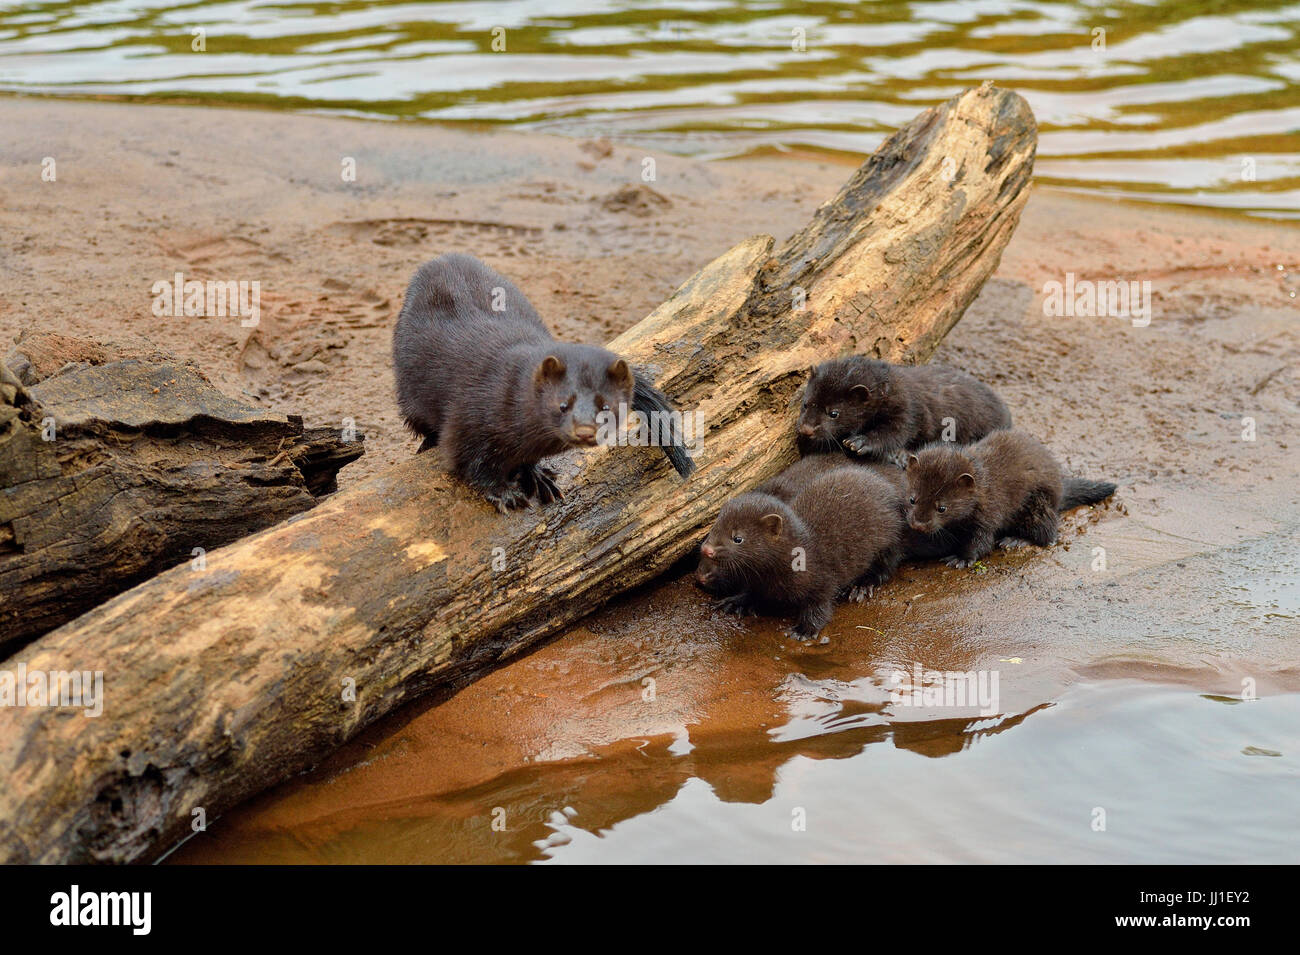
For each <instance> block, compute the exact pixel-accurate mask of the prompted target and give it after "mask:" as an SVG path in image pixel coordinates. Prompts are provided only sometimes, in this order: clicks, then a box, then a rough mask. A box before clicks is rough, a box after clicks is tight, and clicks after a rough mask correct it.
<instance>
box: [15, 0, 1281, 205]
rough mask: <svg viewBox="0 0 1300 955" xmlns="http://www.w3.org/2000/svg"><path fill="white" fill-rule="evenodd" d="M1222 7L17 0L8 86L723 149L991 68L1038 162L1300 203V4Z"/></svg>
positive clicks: (1251, 2)
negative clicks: (1031, 122)
mask: <svg viewBox="0 0 1300 955" xmlns="http://www.w3.org/2000/svg"><path fill="white" fill-rule="evenodd" d="M1212 9H1213V12H1209V11H1207V8H1206V7H1205V6H1204V5H1201V4H1188V3H1186V2H1180V0H1154V2H1142V3H1127V2H1120V3H1115V4H1107V5H1105V6H1098V5H1096V4H1092V3H1087V2H1077V0H1076V2H1059V3H1054V2H1040V0H1011V2H1008V0H938V2H914V3H905V2H890V0H886V2H879V3H872V4H860V3H857V2H847V3H816V2H814V3H804V2H799V3H794V2H782V0H772V2H768V3H762V4H757V3H739V2H726V0H711V2H706V3H691V4H684V5H681V8H679V9H672V8H671V7H670V8H669V9H661V8H659V7H658V6H642V5H639V4H634V3H631V2H619V0H545V2H540V0H514V2H494V3H483V2H443V3H403V2H397V3H392V2H358V3H350V4H347V5H345V6H342V7H341V6H340V5H338V4H312V3H300V2H290V0H235V2H229V3H216V4H207V5H178V4H175V3H169V2H166V0H157V2H144V3H132V4H122V3H116V2H108V0H104V2H91V3H35V4H13V5H4V4H0V90H9V91H16V92H40V93H56V94H95V95H104V94H106V95H113V96H127V97H148V98H156V99H180V100H184V101H214V100H215V101H236V102H246V103H255V104H262V105H279V106H287V107H292V108H313V109H321V110H327V111H335V112H343V113H348V114H353V115H367V116H383V117H402V118H423V119H432V120H438V121H443V122H457V121H473V122H486V123H510V124H514V125H516V126H519V127H523V128H528V129H538V130H546V131H550V132H558V133H562V134H566V135H573V136H584V137H585V136H609V137H611V138H616V139H625V140H628V141H631V142H636V143H642V144H646V145H649V146H654V147H658V148H662V149H665V150H668V151H671V152H680V153H689V154H694V155H700V156H705V157H723V156H732V155H738V154H743V153H747V152H753V151H761V150H769V149H780V150H785V149H820V150H836V151H843V152H847V153H852V154H864V153H868V152H870V151H872V150H873V149H874V148H875V147H876V145H877V144H878V143H879V142H880V141H881V139H883V137H884V136H885V135H886V134H887V133H888V132H889V131H890V130H892V129H894V128H896V127H897V126H898V125H900V124H901V123H903V122H905V121H906V120H908V119H910V118H911V117H912V116H913V115H915V113H916V112H917V110H918V109H920V108H921V107H922V106H924V105H927V104H930V103H935V102H938V101H940V100H942V99H945V98H946V97H948V96H950V95H952V94H953V93H955V92H957V91H958V90H960V89H962V88H964V87H967V86H971V85H975V84H978V83H979V82H981V81H983V80H985V79H991V80H995V81H997V82H999V83H1002V84H1004V85H1008V86H1011V87H1014V88H1015V89H1017V90H1019V91H1021V92H1023V93H1024V94H1025V95H1026V96H1027V97H1028V99H1029V101H1030V103H1031V104H1032V106H1033V107H1034V111H1035V114H1036V116H1037V117H1038V121H1039V123H1040V125H1041V129H1042V138H1041V141H1040V146H1039V163H1038V167H1037V174H1038V177H1039V179H1040V181H1047V182H1052V183H1055V184H1061V185H1072V186H1077V187H1080V188H1084V189H1086V190H1088V191H1092V192H1102V193H1119V194H1124V195H1128V196H1132V197H1138V198H1148V199H1156V200H1159V201H1166V202H1178V203H1187V204H1194V205H1211V206H1218V207H1221V208H1226V209H1239V210H1244V211H1248V212H1252V213H1255V214H1265V215H1273V216H1282V217H1296V216H1300V135H1298V134H1297V130H1300V55H1298V53H1297V50H1298V49H1300V44H1298V43H1297V30H1300V6H1297V5H1296V4H1295V3H1294V2H1287V0H1280V2H1279V0H1237V2H1230V3H1224V4H1216V5H1213V8H1212ZM498 28H500V29H498ZM196 29H201V30H203V31H204V36H203V45H204V51H203V52H202V53H196V52H194V51H193V46H194V44H195V38H194V36H193V31H194V30H196ZM501 29H503V30H504V33H503V34H502V33H501V32H500V30H501ZM494 30H496V31H497V32H496V34H495V36H494ZM1098 31H1104V36H1103V34H1102V33H1099V32H1098ZM494 39H495V40H496V42H497V45H498V46H500V45H501V44H502V43H504V49H501V50H494V48H493V42H494Z"/></svg>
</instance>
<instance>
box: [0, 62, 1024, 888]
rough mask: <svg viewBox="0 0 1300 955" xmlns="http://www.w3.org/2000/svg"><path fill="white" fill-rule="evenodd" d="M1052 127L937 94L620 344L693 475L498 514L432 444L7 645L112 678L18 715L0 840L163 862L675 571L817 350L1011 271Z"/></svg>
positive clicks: (953, 302) (898, 347)
mask: <svg viewBox="0 0 1300 955" xmlns="http://www.w3.org/2000/svg"><path fill="white" fill-rule="evenodd" d="M1035 138H1036V132H1035V127H1034V122H1033V117H1032V115H1031V114H1030V111H1029V109H1028V107H1027V106H1026V104H1025V103H1024V101H1023V100H1022V99H1020V97H1018V96H1016V95H1014V94H1012V93H1008V92H1005V91H1000V90H996V89H994V88H992V87H989V86H985V87H984V88H981V89H979V90H972V91H968V92H966V93H964V94H963V95H961V96H960V97H957V98H955V99H954V100H952V101H950V102H948V103H946V104H944V105H943V106H940V107H936V108H934V109H931V110H928V111H926V112H925V113H923V114H922V115H921V116H919V117H918V118H917V119H916V120H914V121H913V122H912V123H910V124H908V125H907V126H906V127H904V128H903V129H902V130H900V131H899V132H898V133H896V134H895V135H894V136H892V137H891V138H890V139H889V140H888V141H887V142H885V143H884V145H882V146H881V148H880V149H879V150H878V151H877V152H876V153H875V155H873V156H872V157H871V158H870V159H869V160H868V161H867V162H866V163H865V164H864V165H863V166H862V167H861V168H860V169H859V170H858V172H857V173H856V174H855V175H854V176H853V177H852V179H851V180H850V181H849V182H848V183H847V184H846V185H845V187H844V188H843V189H842V190H841V192H840V194H839V195H838V196H836V197H835V198H834V199H833V200H831V201H830V202H828V203H826V204H825V205H823V206H822V207H821V208H820V209H819V210H818V211H817V213H816V215H815V216H814V218H813V219H812V221H811V222H810V223H809V225H808V226H807V227H806V228H805V229H803V230H802V231H801V232H799V233H798V234H796V235H795V236H793V237H792V238H791V239H790V240H789V241H787V242H785V243H784V244H783V245H781V246H780V247H779V248H777V249H776V250H775V251H774V250H773V243H772V240H771V239H770V238H768V237H765V236H764V237H758V238H754V239H750V240H748V241H745V242H742V243H741V244H740V245H738V246H736V247H735V248H733V249H732V250H731V251H729V252H727V253H725V254H724V255H722V256H721V257H719V258H718V259H717V260H715V261H714V262H712V263H710V264H709V265H708V266H706V267H705V268H704V269H702V270H701V271H700V272H699V273H698V274H696V275H695V276H694V277H692V278H691V279H690V280H689V281H687V282H686V284H685V285H683V286H682V287H681V288H680V289H679V290H678V291H677V292H676V294H674V296H673V297H672V298H671V299H670V300H668V301H667V302H665V303H664V304H663V305H662V306H660V307H659V308H658V309H656V310H655V312H654V313H652V314H651V315H650V316H649V317H647V318H646V319H645V320H644V321H642V322H641V323H640V324H638V325H636V326H635V327H634V328H631V329H629V330H628V331H627V332H625V333H624V334H623V335H621V336H619V337H618V338H617V339H616V340H615V341H614V342H613V343H611V344H610V346H609V347H610V348H612V349H614V350H615V351H617V352H619V353H620V354H623V355H625V356H627V357H628V358H629V359H630V360H632V361H634V362H637V363H640V364H643V365H646V366H648V367H651V368H653V369H655V371H656V376H655V377H656V380H657V381H658V383H659V385H660V387H662V388H663V389H664V390H665V391H666V392H667V393H668V394H669V395H671V396H672V397H673V398H674V399H675V400H676V401H677V402H678V404H679V406H681V407H683V408H688V409H693V410H696V411H697V412H698V413H699V415H700V416H701V418H702V420H703V421H704V422H705V424H706V426H707V430H706V431H705V433H704V435H703V437H702V438H701V439H700V443H699V449H698V453H697V455H696V464H697V465H698V468H699V470H698V471H697V473H696V474H695V475H694V476H693V477H692V478H691V479H690V480H689V481H688V482H685V483H683V482H682V481H681V479H680V478H678V477H677V475H676V474H675V473H674V472H673V471H672V470H671V469H670V468H669V467H668V465H667V464H666V462H665V461H664V460H663V457H662V455H661V454H659V452H658V450H657V449H653V448H641V449H635V448H620V449H614V450H607V449H602V450H598V451H594V452H591V453H589V454H583V455H578V454H575V455H572V456H567V457H566V458H562V459H559V460H560V464H559V466H558V468H557V470H558V471H559V472H560V475H559V483H560V486H561V487H562V488H563V489H564V491H565V493H566V499H565V500H564V502H563V503H561V504H558V505H553V506H550V507H546V508H542V509H538V510H532V511H525V512H521V513H515V514H511V515H509V516H500V515H498V514H497V513H496V512H495V510H493V509H492V508H491V507H490V506H489V505H487V504H486V503H485V502H484V501H483V500H482V499H481V498H479V497H477V496H476V495H474V494H473V493H472V492H470V491H468V490H467V489H465V488H464V487H462V486H460V485H458V484H457V483H456V482H454V481H453V480H452V479H450V478H449V477H448V476H447V475H446V474H445V473H443V472H442V471H441V470H440V469H439V467H438V462H436V461H435V459H434V456H433V455H421V456H419V457H417V458H414V459H412V460H410V461H408V462H406V463H404V464H401V465H398V466H397V467H395V468H392V469H390V470H389V471H387V472H385V473H384V474H382V475H380V476H379V477H377V478H374V479H373V480H371V481H369V482H367V483H365V484H363V485H361V486H358V487H355V488H352V489H350V490H348V491H345V492H342V493H340V494H337V495H335V496H334V497H332V498H331V499H329V500H327V501H326V502H324V503H323V504H321V505H320V506H319V507H317V508H315V509H314V510H312V511H310V512H308V513H306V514H304V515H302V516H300V517H298V518H296V519H294V520H292V521H289V522H288V523H286V524H282V525H280V526H278V527H275V528H272V529H270V530H268V531H264V532H262V533H260V534H257V535H255V536H253V537H250V538H246V539H244V540H242V541H239V542H237V543H235V544H233V545H231V546H229V547H226V548H223V549H221V550H219V551H216V552H214V553H210V554H209V555H208V560H207V568H206V570H204V571H195V570H193V569H191V568H188V567H181V568H177V569H174V570H171V571H169V572H167V573H165V574H162V575H161V576H159V577H156V578H154V579H153V580H151V581H148V582H147V583H145V584H143V585H141V586H139V587H137V588H135V589H134V590H132V591H130V592H128V593H125V594H122V595H121V596H119V597H118V598H116V599H114V600H113V601H111V602H110V603H108V604H106V605H104V606H102V607H99V608H98V609H96V610H94V611H92V612H90V613H89V614H87V615H85V616H84V617H82V618H80V619H78V620H76V621H74V622H73V623H71V624H68V625H66V626H64V627H62V628H60V629H59V630H57V631H55V632H54V633H51V634H48V635H47V636H46V637H44V638H43V639H41V640H40V641H39V642H38V643H36V644H34V645H33V646H31V647H30V648H28V650H27V651H26V652H24V654H22V656H21V658H14V659H11V660H10V661H8V663H6V664H4V667H7V668H9V669H11V670H12V669H14V667H15V666H16V665H17V663H18V662H19V659H21V660H22V662H25V663H26V665H27V667H28V668H29V670H37V671H41V672H44V673H49V672H51V671H58V670H73V669H76V670H103V671H104V674H105V687H106V691H105V701H104V713H103V715H102V716H100V717H98V718H84V717H82V716H81V715H80V713H79V712H77V711H74V710H68V709H63V710H53V709H31V708H28V709H25V710H22V709H13V708H10V709H0V775H3V778H4V779H5V781H6V785H5V787H4V790H3V792H0V847H2V849H0V855H2V856H3V858H5V859H7V860H8V861H28V860H40V861H47V862H48V861H69V860H77V861H82V860H101V861H103V860H108V861H115V862H116V861H130V860H137V859H147V858H152V857H155V856H157V855H158V854H159V852H160V851H162V850H164V849H165V848H167V847H168V846H170V845H171V844H173V843H174V842H175V841H176V840H177V839H178V838H180V837H182V836H184V835H187V834H188V833H189V831H190V828H191V819H192V818H194V817H195V815H196V813H197V812H198V811H199V810H202V811H203V813H204V814H205V815H206V817H207V818H209V819H210V818H213V817H215V815H216V814H218V813H219V812H221V811H222V810H224V809H226V808H227V807H229V806H231V805H233V804H234V803H236V802H238V801H239V800H241V799H243V798H245V797H247V796H249V795H251V794H253V793H255V792H257V791H259V790H261V789H264V788H265V787H267V786H270V785H272V784H274V783H276V782H278V781H280V780H283V779H285V778H286V777H288V776H289V775H291V774H292V773H294V772H297V771H299V770H301V769H303V768H305V767H307V766H309V765H310V764H311V763H312V762H313V761H314V760H315V759H316V758H317V757H319V756H320V755H321V754H323V753H325V752H327V751H329V750H330V749H332V748H334V747H336V746H337V745H339V744H340V743H341V742H343V741H344V740H346V739H348V738H349V737H351V736H353V735H354V734H356V733H357V732H358V731H359V730H360V729H361V728H362V727H363V726H365V725H366V724H368V723H370V722H372V721H373V720H374V719H376V718H377V717H379V716H381V715H383V714H384V713H387V712H389V711H391V710H392V709H393V708H394V707H396V706H398V705H399V704H401V703H402V702H404V701H406V700H409V699H411V698H413V697H415V696H417V695H419V694H421V693H423V692H425V691H427V690H429V689H430V688H432V687H435V686H444V687H445V686H454V685H456V684H457V683H458V682H463V681H464V680H465V679H467V678H468V677H469V676H470V675H471V674H472V673H474V672H475V671H477V670H481V669H482V668H485V667H488V666H490V665H492V664H494V663H496V662H497V661H499V660H501V659H503V658H505V657H508V656H511V655H513V654H516V653H518V652H520V651H521V650H522V649H524V648H525V647H528V646H530V645H531V644H533V643H535V642H537V641H538V640H539V639H541V638H542V637H544V636H546V635H548V634H551V633H554V632H555V631H556V630H558V629H560V628H561V627H563V626H564V625H566V624H568V623H570V622H571V621H573V620H574V619H576V618H578V617H580V616H582V615H584V614H586V613H588V612H590V611H591V610H592V609H594V608H595V607H598V606H600V605H601V604H603V603H604V602H606V601H607V600H609V599H610V598H611V597H612V596H614V595H615V594H617V593H619V592H620V591H623V590H625V589H627V588H629V587H632V586H634V585H636V584H638V583H641V582H644V581H646V580H648V579H650V578H651V577H653V576H654V575H656V574H658V573H660V572H661V571H663V570H664V569H665V568H667V567H668V566H669V565H670V564H671V563H672V562H673V561H675V560H677V559H678V558H680V557H681V556H682V555H684V554H685V553H686V552H687V551H688V550H689V549H690V548H691V547H692V546H693V544H695V543H696V542H697V541H698V540H699V538H700V537H701V536H702V533H703V531H704V529H705V528H706V527H707V526H708V525H709V523H710V522H711V521H712V520H713V518H714V517H715V516H716V514H717V512H718V509H719V508H720V507H721V505H722V503H723V502H724V501H725V500H726V499H727V498H729V497H730V496H732V495H734V494H736V493H738V492H740V491H743V490H745V489H748V488H750V487H752V486H754V485H755V484H757V483H758V482H760V481H762V480H764V479H765V478H767V477H769V476H771V475H772V474H774V473H775V472H776V471H777V470H778V469H780V468H781V467H782V466H783V465H785V464H786V463H788V462H789V461H790V460H792V459H793V457H794V453H795V452H794V446H793V420H794V415H795V414H796V411H797V403H798V394H799V391H800V388H801V386H802V384H803V380H804V373H805V371H806V369H807V368H808V366H809V365H811V364H814V363H815V362H817V361H820V360H823V359H825V358H827V357H830V356H833V355H839V354H844V353H847V352H850V351H856V352H866V353H873V354H877V355H880V356H883V357H886V358H889V359H892V360H907V361H921V360H924V359H925V358H927V357H928V356H929V354H930V352H931V351H932V350H933V349H934V348H935V346H936V345H937V344H938V343H939V341H940V340H941V339H942V337H943V336H944V334H945V333H947V331H948V330H949V329H950V328H951V327H952V325H953V324H954V323H955V322H956V321H957V319H958V317H959V316H960V315H961V313H962V311H963V310H964V309H965V308H966V306H967V305H968V304H969V303H970V302H971V300H972V299H973V298H974V297H975V295H976V294H977V292H978V291H979V289H980V287H981V285H982V284H983V282H984V280H985V279H986V278H987V277H988V276H989V274H990V273H991V272H992V271H993V269H994V268H995V267H996V265H997V262H998V259H999V256H1000V255H1001V252H1002V249H1003V247H1004V246H1005V245H1006V242H1007V240H1008V239H1009V237H1010V235H1011V232H1012V230H1013V229H1014V227H1015V225H1016V222H1017V220H1018V217H1019V213H1020V210H1021V208H1022V206H1023V205H1024V202H1025V200H1026V199H1027V196H1028V189H1027V186H1028V183H1029V178H1030V172H1031V167H1032V160H1033V154H1034V145H1035ZM792 305H793V306H795V307H793V308H792ZM800 305H802V307H799V306H800Z"/></svg>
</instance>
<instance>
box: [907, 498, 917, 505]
mask: <svg viewBox="0 0 1300 955" xmlns="http://www.w3.org/2000/svg"><path fill="white" fill-rule="evenodd" d="M907 503H908V504H915V503H916V498H914V497H909V498H908V499H907Z"/></svg>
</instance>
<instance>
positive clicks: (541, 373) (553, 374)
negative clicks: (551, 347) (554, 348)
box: [533, 355, 565, 385]
mask: <svg viewBox="0 0 1300 955" xmlns="http://www.w3.org/2000/svg"><path fill="white" fill-rule="evenodd" d="M564 372H565V368H564V362H562V361H560V359H558V358H556V357H555V356H554V355H547V356H546V357H545V358H543V359H542V363H541V364H540V365H538V366H537V371H535V372H533V380H534V381H536V382H537V383H538V384H539V385H544V384H546V383H547V382H559V381H563V380H564Z"/></svg>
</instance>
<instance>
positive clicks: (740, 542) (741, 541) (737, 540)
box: [731, 534, 745, 544]
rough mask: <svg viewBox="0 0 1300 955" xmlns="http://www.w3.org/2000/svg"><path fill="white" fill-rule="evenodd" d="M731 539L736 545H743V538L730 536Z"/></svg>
mask: <svg viewBox="0 0 1300 955" xmlns="http://www.w3.org/2000/svg"><path fill="white" fill-rule="evenodd" d="M731 539H732V541H733V542H735V543H737V544H743V543H745V538H743V537H741V536H740V535H739V534H732V535H731Z"/></svg>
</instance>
